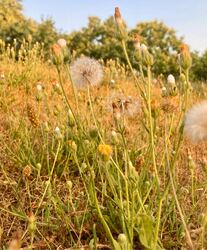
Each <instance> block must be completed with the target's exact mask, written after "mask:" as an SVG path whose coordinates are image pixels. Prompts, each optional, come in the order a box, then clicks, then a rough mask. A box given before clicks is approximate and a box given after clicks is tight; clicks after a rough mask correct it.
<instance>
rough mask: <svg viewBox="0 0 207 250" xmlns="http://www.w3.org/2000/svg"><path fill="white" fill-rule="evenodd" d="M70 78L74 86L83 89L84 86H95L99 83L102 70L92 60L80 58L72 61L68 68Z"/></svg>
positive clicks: (98, 64) (96, 62) (95, 61)
mask: <svg viewBox="0 0 207 250" xmlns="http://www.w3.org/2000/svg"><path fill="white" fill-rule="evenodd" d="M70 71H71V77H72V80H73V82H74V84H75V85H76V86H77V87H79V88H83V87H86V86H88V85H89V86H96V85H98V84H100V83H101V80H102V78H103V69H102V66H101V64H100V63H99V62H98V61H97V60H95V59H92V58H89V57H86V56H82V57H80V58H78V59H77V60H75V61H74V63H73V64H72V65H71V67H70Z"/></svg>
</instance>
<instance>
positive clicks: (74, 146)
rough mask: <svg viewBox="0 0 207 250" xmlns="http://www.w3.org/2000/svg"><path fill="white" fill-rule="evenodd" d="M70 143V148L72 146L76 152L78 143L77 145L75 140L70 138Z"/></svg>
mask: <svg viewBox="0 0 207 250" xmlns="http://www.w3.org/2000/svg"><path fill="white" fill-rule="evenodd" d="M68 145H69V146H70V148H71V149H72V150H73V151H74V152H76V151H77V145H76V143H75V142H74V141H73V140H69V141H68Z"/></svg>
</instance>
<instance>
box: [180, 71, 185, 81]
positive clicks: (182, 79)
mask: <svg viewBox="0 0 207 250" xmlns="http://www.w3.org/2000/svg"><path fill="white" fill-rule="evenodd" d="M180 81H181V82H185V81H186V77H185V75H184V74H183V73H181V74H180Z"/></svg>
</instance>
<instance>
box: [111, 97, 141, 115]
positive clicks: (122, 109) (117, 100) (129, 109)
mask: <svg viewBox="0 0 207 250" xmlns="http://www.w3.org/2000/svg"><path fill="white" fill-rule="evenodd" d="M107 102H108V104H109V105H110V109H111V108H112V111H113V114H114V115H115V116H119V117H121V116H127V117H134V116H135V115H137V114H138V113H139V112H140V107H141V106H140V102H139V101H138V100H137V99H136V98H133V97H131V96H125V95H124V94H119V93H114V94H112V95H111V96H110V97H109V100H108V101H107Z"/></svg>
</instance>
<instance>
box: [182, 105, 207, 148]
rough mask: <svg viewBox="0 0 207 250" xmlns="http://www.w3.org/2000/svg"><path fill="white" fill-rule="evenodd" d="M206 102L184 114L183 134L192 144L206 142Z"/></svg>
mask: <svg viewBox="0 0 207 250" xmlns="http://www.w3.org/2000/svg"><path fill="white" fill-rule="evenodd" d="M206 117H207V101H203V102H201V103H199V104H196V105H194V106H193V107H192V108H191V109H190V110H189V111H188V112H187V114H186V118H185V126H184V133H185V134H186V136H187V137H189V138H190V139H191V140H192V142H193V143H198V142H200V141H204V140H207V119H206Z"/></svg>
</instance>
